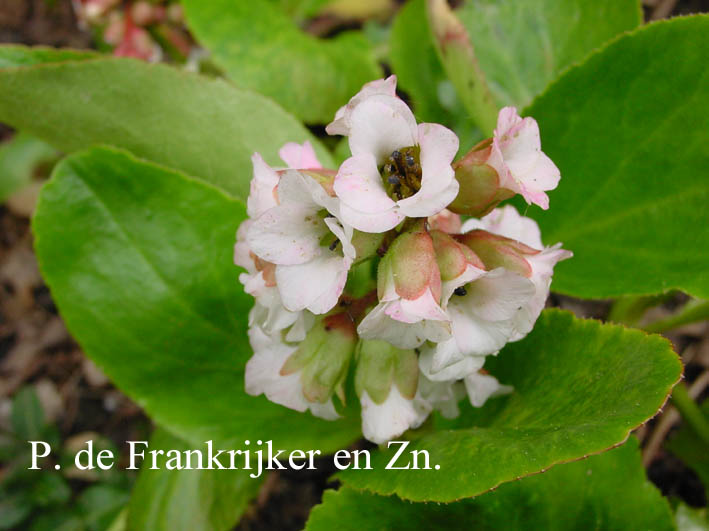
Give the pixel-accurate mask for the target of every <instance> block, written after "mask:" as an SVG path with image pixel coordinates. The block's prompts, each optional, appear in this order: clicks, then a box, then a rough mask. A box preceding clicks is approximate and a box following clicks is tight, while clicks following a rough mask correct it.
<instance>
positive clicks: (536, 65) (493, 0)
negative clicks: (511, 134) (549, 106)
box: [456, 0, 642, 107]
mask: <svg viewBox="0 0 709 531" xmlns="http://www.w3.org/2000/svg"><path fill="white" fill-rule="evenodd" d="M456 13H457V15H458V17H459V18H460V21H461V22H462V23H463V25H464V26H465V28H466V30H467V32H468V34H469V36H470V40H471V41H472V43H473V46H474V47H475V54H476V56H477V58H478V61H479V62H480V66H481V67H482V70H483V72H484V73H485V77H486V79H487V83H488V86H489V87H490V90H491V91H492V93H493V94H494V96H495V99H496V100H497V102H498V103H499V104H500V106H504V105H516V106H519V107H523V106H525V105H528V104H529V103H530V102H531V101H532V99H533V98H534V96H536V95H537V94H539V93H540V92H542V91H543V90H544V88H545V87H546V86H547V85H548V84H549V83H550V82H551V81H553V80H554V79H555V78H556V77H557V76H558V75H559V74H560V73H561V72H563V71H564V70H565V69H566V68H568V67H569V66H571V65H573V64H574V63H576V62H578V61H580V60H582V59H583V58H584V57H586V55H588V54H589V53H590V52H591V51H592V50H594V49H595V48H598V47H599V46H601V45H602V44H603V43H605V42H606V41H608V40H610V39H612V38H613V37H615V36H616V35H618V34H619V33H623V32H624V31H627V30H631V29H633V28H636V27H637V26H639V25H640V24H641V23H642V11H641V10H640V5H639V2H638V1H637V0H600V1H596V2H588V1H587V0H564V1H563V2H560V1H559V0H527V1H525V2H519V1H518V0H475V1H473V0H466V1H465V2H463V5H462V6H461V7H460V9H458V10H457V12H456ZM587 92H588V89H587V90H586V91H585V93H587Z"/></svg>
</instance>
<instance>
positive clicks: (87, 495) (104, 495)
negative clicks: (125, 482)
mask: <svg viewBox="0 0 709 531" xmlns="http://www.w3.org/2000/svg"><path fill="white" fill-rule="evenodd" d="M129 499H130V494H129V493H128V492H127V491H126V490H125V489H122V488H120V487H116V486H114V485H102V484H99V485H93V486H91V487H89V488H88V489H86V490H85V491H83V492H82V493H81V495H80V496H79V499H78V500H77V502H76V505H77V509H78V511H79V514H81V518H82V520H83V522H84V525H85V526H86V529H87V531H103V530H105V529H108V527H109V526H110V525H111V523H112V522H113V521H114V520H115V519H116V517H117V516H118V514H119V513H120V512H121V510H122V509H123V508H124V507H125V506H126V504H127V503H128V500H129Z"/></svg>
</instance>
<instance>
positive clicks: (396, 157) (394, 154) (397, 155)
mask: <svg viewBox="0 0 709 531" xmlns="http://www.w3.org/2000/svg"><path fill="white" fill-rule="evenodd" d="M391 158H392V159H394V160H395V161H396V162H398V161H399V159H400V158H401V152H400V151H399V150H398V149H397V150H394V151H392V152H391Z"/></svg>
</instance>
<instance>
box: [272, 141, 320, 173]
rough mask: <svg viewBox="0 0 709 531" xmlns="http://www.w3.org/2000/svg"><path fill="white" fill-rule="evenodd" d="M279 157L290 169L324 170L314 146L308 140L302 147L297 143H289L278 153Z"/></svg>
mask: <svg viewBox="0 0 709 531" xmlns="http://www.w3.org/2000/svg"><path fill="white" fill-rule="evenodd" d="M278 156H279V157H281V159H282V160H283V162H285V163H286V164H287V165H288V167H289V168H293V169H295V170H299V169H318V168H322V164H320V161H319V160H318V156H317V155H316V154H315V150H314V149H313V145H312V144H311V143H310V142H309V141H308V140H306V141H305V142H303V144H302V145H301V144H298V143H296V142H288V143H287V144H286V145H284V146H283V147H282V148H281V149H280V150H279V151H278Z"/></svg>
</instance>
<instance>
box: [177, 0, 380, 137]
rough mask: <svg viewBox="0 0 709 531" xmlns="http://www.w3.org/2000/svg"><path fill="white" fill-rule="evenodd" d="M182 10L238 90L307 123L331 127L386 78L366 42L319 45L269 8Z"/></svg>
mask: <svg viewBox="0 0 709 531" xmlns="http://www.w3.org/2000/svg"><path fill="white" fill-rule="evenodd" d="M182 5H183V6H184V8H185V15H186V16H187V22H188V24H189V27H190V29H191V30H192V32H193V33H194V34H195V35H196V36H197V38H198V39H199V41H200V42H202V44H204V45H205V46H206V47H207V48H209V50H210V51H211V52H212V54H213V55H214V60H215V61H216V62H217V63H218V64H219V65H220V66H221V67H223V68H224V69H225V70H226V72H227V73H228V75H229V77H230V78H231V79H232V80H233V81H234V83H235V84H236V85H238V86H240V87H244V88H249V89H252V90H255V91H257V92H260V93H262V94H265V95H267V96H270V97H272V98H273V99H274V100H276V101H277V102H278V103H280V104H281V105H283V107H284V108H286V109H287V110H289V111H291V112H292V113H293V114H295V115H296V116H299V117H300V118H302V119H303V120H305V121H306V122H312V123H328V122H330V121H331V120H332V119H333V117H334V115H335V111H337V109H338V108H339V107H340V106H341V105H344V104H345V103H347V100H349V99H350V98H351V97H352V96H353V95H354V94H355V93H356V92H357V91H358V90H359V89H360V88H361V87H362V85H363V84H364V83H366V82H367V81H370V80H372V79H376V78H377V77H381V70H380V69H379V67H378V66H377V64H376V61H375V60H374V56H373V54H372V51H371V49H370V46H369V43H368V41H367V40H366V39H365V38H364V36H363V35H361V34H358V33H355V32H347V33H343V34H340V35H338V36H337V37H335V38H333V39H327V40H319V39H316V38H315V37H313V36H311V35H308V34H306V33H303V32H302V31H301V30H300V29H298V27H297V26H296V25H295V24H294V23H293V22H292V21H291V20H290V19H289V18H288V16H287V15H286V14H285V13H284V12H283V11H281V10H280V9H279V8H278V6H277V5H275V4H274V3H273V2H269V1H268V0H249V1H248V2H235V1H233V0H211V1H209V2H204V1H203V0H183V2H182Z"/></svg>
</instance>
